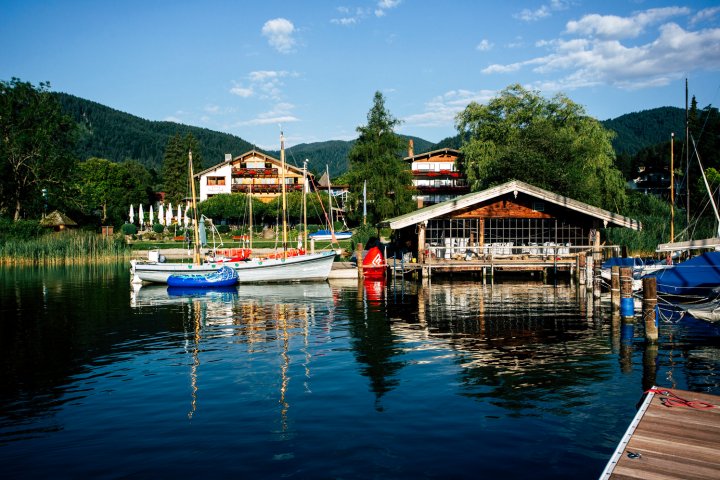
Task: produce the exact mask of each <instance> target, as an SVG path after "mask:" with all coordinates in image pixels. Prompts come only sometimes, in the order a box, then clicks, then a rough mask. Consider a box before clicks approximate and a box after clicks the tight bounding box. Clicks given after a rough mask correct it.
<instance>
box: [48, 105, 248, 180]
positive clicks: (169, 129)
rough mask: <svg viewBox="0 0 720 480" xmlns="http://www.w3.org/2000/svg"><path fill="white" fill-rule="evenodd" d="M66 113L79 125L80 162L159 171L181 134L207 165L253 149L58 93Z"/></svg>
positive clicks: (233, 139)
mask: <svg viewBox="0 0 720 480" xmlns="http://www.w3.org/2000/svg"><path fill="white" fill-rule="evenodd" d="M55 95H57V98H58V101H59V102H60V105H61V106H62V109H63V111H64V112H65V113H66V114H68V115H70V117H71V118H73V119H74V120H75V121H76V122H78V124H79V125H80V138H79V139H78V143H77V150H76V153H77V156H78V158H79V159H81V160H86V159H88V158H90V157H100V158H105V159H108V160H112V161H114V162H121V161H123V160H126V159H133V160H137V161H139V162H140V163H142V164H143V165H145V167H147V168H148V169H155V170H156V171H159V170H160V169H161V167H162V163H163V154H164V152H165V146H166V145H167V142H168V139H169V138H170V137H172V136H173V135H175V134H176V133H180V134H181V135H185V134H187V133H191V134H193V135H194V136H195V138H197V140H198V141H199V143H200V145H201V149H202V152H201V153H202V157H203V158H204V159H205V161H206V162H207V163H208V165H204V167H209V166H212V165H211V163H219V162H220V161H222V160H223V159H224V158H225V153H232V154H233V155H239V154H241V153H244V152H246V151H248V150H251V149H252V148H253V145H252V144H251V143H250V142H247V141H246V140H243V139H242V138H239V137H236V136H234V135H230V134H227V133H220V132H214V131H212V130H208V129H206V128H199V127H191V126H188V125H182V124H179V123H174V122H157V121H150V120H145V119H142V118H140V117H136V116H134V115H130V114H128V113H123V112H120V111H118V110H114V109H112V108H110V107H106V106H104V105H101V104H99V103H96V102H91V101H90V100H85V99H82V98H79V97H75V96H73V95H68V94H65V93H56V94H55Z"/></svg>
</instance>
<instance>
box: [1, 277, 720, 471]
mask: <svg viewBox="0 0 720 480" xmlns="http://www.w3.org/2000/svg"><path fill="white" fill-rule="evenodd" d="M0 300H1V305H2V307H1V308H2V315H1V317H0V318H2V320H0V338H2V339H3V341H4V345H5V348H6V354H5V355H4V356H3V357H2V371H3V382H2V387H0V392H1V398H0V400H2V405H3V408H2V410H1V413H0V460H1V461H2V462H3V466H4V473H5V476H7V477H8V478H15V477H20V476H22V477H41V476H44V477H53V478H55V477H58V476H60V477H72V478H76V477H82V476H92V477H110V476H113V477H116V476H136V477H158V476H159V477H165V476H169V475H171V474H179V475H203V477H211V478H212V477H228V476H236V477H252V478H277V477H280V476H295V477H298V478H318V477H322V478H325V477H344V478H368V477H384V478H417V477H430V478H432V477H437V478H448V477H455V478H478V477H481V478H482V477H485V478H527V477H528V476H531V475H532V476H533V477H534V478H586V477H597V475H598V474H599V473H600V472H601V471H602V468H603V467H604V464H605V462H606V460H607V458H608V457H609V456H610V454H611V452H612V450H613V448H614V446H615V445H616V443H617V441H618V440H619V438H620V436H621V435H622V433H623V432H624V430H625V428H626V427H627V424H628V422H629V421H630V419H631V418H632V416H633V415H634V412H635V404H636V403H637V401H638V400H639V399H640V396H641V394H642V391H643V389H644V388H647V387H648V386H649V385H653V384H657V385H661V386H667V387H675V388H684V389H690V390H697V391H704V392H709V393H714V394H720V386H719V385H720V374H719V373H718V371H719V369H718V366H720V365H719V364H720V344H719V343H720V342H718V329H717V327H714V326H712V325H709V324H704V323H701V322H698V321H695V320H693V319H691V318H684V319H664V321H663V323H662V324H661V328H660V342H659V344H658V345H657V346H656V347H646V346H645V343H644V342H643V341H642V331H641V327H640V326H639V325H638V327H633V326H632V325H628V324H626V325H623V324H622V323H621V322H620V320H619V319H614V318H613V317H612V316H611V315H610V314H609V313H608V311H607V305H606V304H604V303H603V304H599V303H598V302H593V299H592V298H591V297H590V298H587V297H586V295H585V291H584V290H578V289H577V288H576V287H574V286H570V285H558V286H552V285H543V284H541V283H522V284H520V283H501V284H495V285H483V284H482V283H478V282H466V281H455V282H435V283H433V284H431V285H429V286H422V285H420V284H417V283H406V282H397V283H396V282H391V283H390V284H389V285H386V284H385V283H383V282H372V281H365V282H355V281H351V282H349V283H343V284H336V283H330V284H328V283H308V284H289V285H241V286H240V287H239V288H233V289H230V290H221V291H212V290H211V291H199V292H198V291H195V292H192V291H190V292H188V291H173V290H172V289H168V288H167V287H164V286H146V287H141V288H138V289H133V287H131V286H130V284H129V278H128V273H127V271H126V269H125V267H124V266H118V267H92V268H82V267H73V268H57V269H3V270H0Z"/></svg>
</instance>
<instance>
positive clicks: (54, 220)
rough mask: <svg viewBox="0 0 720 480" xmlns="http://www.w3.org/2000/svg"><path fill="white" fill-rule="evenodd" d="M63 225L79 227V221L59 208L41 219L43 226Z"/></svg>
mask: <svg viewBox="0 0 720 480" xmlns="http://www.w3.org/2000/svg"><path fill="white" fill-rule="evenodd" d="M61 225H64V226H66V227H77V223H75V221H74V220H73V219H71V218H70V217H68V216H67V215H65V214H64V213H62V212H59V211H58V210H55V211H54V212H52V213H49V214H47V215H45V218H43V219H42V220H40V226H42V227H59V226H61Z"/></svg>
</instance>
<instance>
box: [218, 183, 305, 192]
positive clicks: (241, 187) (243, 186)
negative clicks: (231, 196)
mask: <svg viewBox="0 0 720 480" xmlns="http://www.w3.org/2000/svg"><path fill="white" fill-rule="evenodd" d="M250 187H251V185H250V184H249V183H234V184H233V185H232V191H233V192H241V193H249V192H250ZM285 190H286V191H287V192H302V185H295V184H293V185H286V186H285ZM281 191H282V185H279V184H262V183H254V184H253V185H252V193H280V192H281Z"/></svg>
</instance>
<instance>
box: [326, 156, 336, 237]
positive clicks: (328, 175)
mask: <svg viewBox="0 0 720 480" xmlns="http://www.w3.org/2000/svg"><path fill="white" fill-rule="evenodd" d="M325 175H327V179H328V214H329V215H330V225H328V227H329V228H330V233H331V234H332V235H333V236H334V235H335V224H334V222H333V214H332V188H330V169H329V168H328V166H327V164H325Z"/></svg>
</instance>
